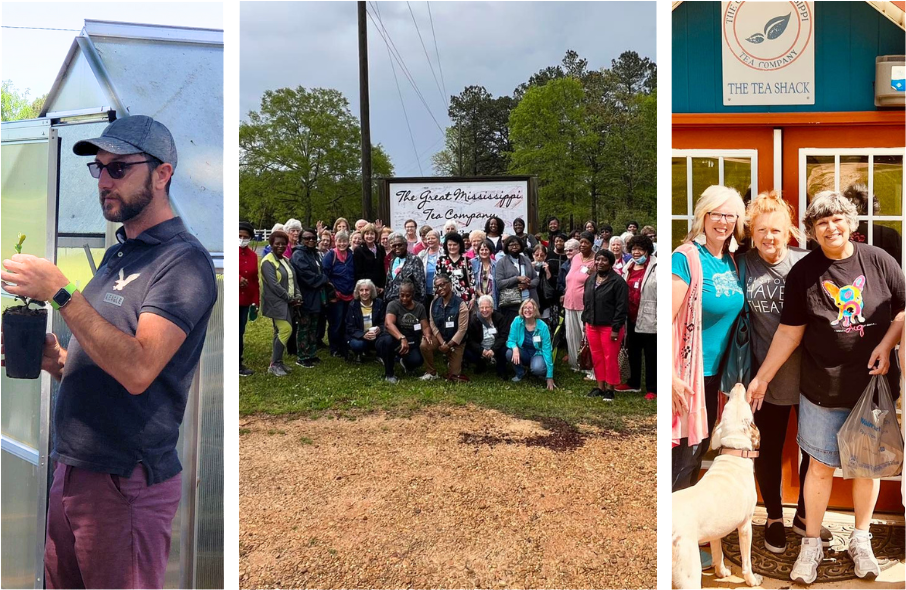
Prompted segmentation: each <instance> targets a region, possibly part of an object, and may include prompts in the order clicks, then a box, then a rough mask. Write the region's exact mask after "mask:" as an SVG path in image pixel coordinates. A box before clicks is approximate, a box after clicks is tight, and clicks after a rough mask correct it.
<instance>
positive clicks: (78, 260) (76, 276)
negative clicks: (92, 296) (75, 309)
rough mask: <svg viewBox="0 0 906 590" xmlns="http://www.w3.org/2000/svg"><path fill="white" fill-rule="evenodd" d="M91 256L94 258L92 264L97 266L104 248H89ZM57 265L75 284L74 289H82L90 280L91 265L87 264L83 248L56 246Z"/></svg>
mask: <svg viewBox="0 0 906 590" xmlns="http://www.w3.org/2000/svg"><path fill="white" fill-rule="evenodd" d="M91 256H92V258H94V266H95V268H97V266H98V265H99V264H100V263H101V260H102V259H103V258H104V249H103V248H91ZM57 266H58V267H60V270H62V271H63V274H64V275H66V278H67V279H69V280H70V281H71V282H72V283H73V284H74V285H75V286H76V289H79V290H81V289H84V288H85V285H87V284H88V281H90V280H91V266H90V265H89V264H88V256H87V255H86V254H85V250H84V249H83V248H57Z"/></svg>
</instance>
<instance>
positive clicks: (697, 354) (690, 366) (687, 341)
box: [673, 243, 710, 447]
mask: <svg viewBox="0 0 906 590" xmlns="http://www.w3.org/2000/svg"><path fill="white" fill-rule="evenodd" d="M676 251H677V252H679V253H680V254H682V255H684V256H685V257H686V260H687V261H688V263H689V275H690V281H689V289H688V290H687V291H686V298H685V299H683V305H682V307H680V310H679V313H678V314H677V316H676V319H675V320H674V322H673V366H674V368H675V370H676V373H677V374H678V375H679V377H680V379H682V380H683V381H684V382H685V383H687V384H688V385H691V387H692V397H691V398H689V400H688V401H689V413H688V414H686V415H685V416H683V415H674V416H673V446H674V447H675V446H678V445H679V444H680V439H682V438H688V443H687V444H688V445H689V446H690V447H691V446H692V445H697V444H698V443H700V442H701V441H702V440H704V439H705V438H707V437H708V436H709V435H710V433H708V432H707V430H708V412H707V409H706V408H705V377H704V373H705V369H704V362H703V358H702V341H701V338H702V299H701V298H702V265H701V260H700V259H699V257H698V249H697V248H696V247H695V245H694V244H692V243H685V244H682V245H680V247H679V248H677V249H676Z"/></svg>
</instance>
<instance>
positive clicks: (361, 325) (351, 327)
mask: <svg viewBox="0 0 906 590" xmlns="http://www.w3.org/2000/svg"><path fill="white" fill-rule="evenodd" d="M386 311H387V306H385V305H384V302H383V301H382V300H381V298H380V297H378V298H377V299H375V300H374V301H372V302H371V325H372V326H377V327H378V328H380V329H381V333H383V331H384V313H386ZM364 337H365V318H364V317H363V316H362V302H361V301H359V300H358V299H356V300H355V301H353V302H352V303H350V304H349V311H348V312H347V313H346V340H352V339H353V338H355V339H356V340H361V339H362V338H364Z"/></svg>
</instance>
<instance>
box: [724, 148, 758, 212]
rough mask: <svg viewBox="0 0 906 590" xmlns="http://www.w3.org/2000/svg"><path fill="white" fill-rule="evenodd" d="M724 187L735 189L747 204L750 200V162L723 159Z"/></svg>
mask: <svg viewBox="0 0 906 590" xmlns="http://www.w3.org/2000/svg"><path fill="white" fill-rule="evenodd" d="M724 186H728V187H730V188H735V189H736V190H737V191H739V194H740V195H742V198H743V200H744V201H745V202H746V204H748V202H749V200H750V199H751V198H752V194H751V193H752V160H751V159H750V158H724Z"/></svg>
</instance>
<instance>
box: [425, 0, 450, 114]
mask: <svg viewBox="0 0 906 590" xmlns="http://www.w3.org/2000/svg"><path fill="white" fill-rule="evenodd" d="M425 4H427V5H428V20H430V21H431V36H432V37H434V53H435V54H436V55H437V69H438V70H440V83H441V85H442V86H443V87H444V97H446V98H445V101H449V96H450V95H449V94H447V83H446V82H445V81H444V66H443V65H442V64H441V63H440V52H439V51H438V50H437V34H436V33H435V32H434V18H433V17H432V16H431V3H430V2H427V1H426V2H425ZM447 104H448V105H449V104H450V103H449V102H447Z"/></svg>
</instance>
